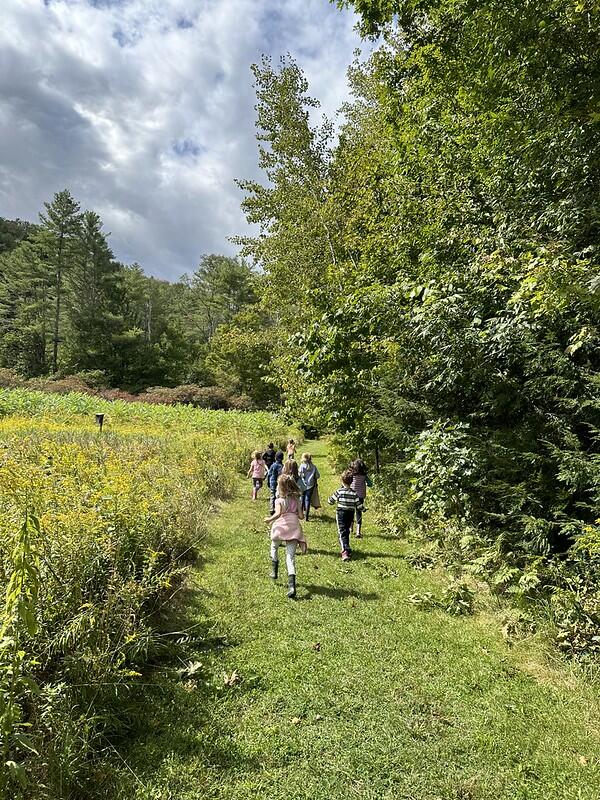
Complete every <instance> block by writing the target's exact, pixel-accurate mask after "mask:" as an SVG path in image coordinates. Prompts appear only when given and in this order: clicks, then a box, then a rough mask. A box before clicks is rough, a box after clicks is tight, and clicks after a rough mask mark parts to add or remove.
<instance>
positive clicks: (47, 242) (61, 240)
mask: <svg viewBox="0 0 600 800" xmlns="http://www.w3.org/2000/svg"><path fill="white" fill-rule="evenodd" d="M44 206H45V208H46V213H45V214H40V222H41V228H40V230H39V233H38V235H37V236H36V241H37V243H38V245H39V247H40V250H41V251H42V257H43V258H44V259H45V260H46V261H47V263H48V264H49V265H50V266H51V269H52V273H53V284H54V286H53V288H54V321H53V336H52V361H51V369H52V372H57V371H58V352H59V344H60V342H61V335H60V334H61V323H62V310H63V309H62V305H63V294H64V278H65V274H66V273H67V272H68V271H69V269H70V268H71V267H72V265H73V263H74V261H75V260H76V259H77V258H78V257H79V256H80V254H81V236H80V231H81V214H80V211H79V203H78V202H77V201H76V200H75V199H74V198H73V197H72V195H71V193H70V192H69V191H68V190H67V189H64V190H63V191H62V192H57V193H56V194H55V195H54V199H53V200H52V202H51V203H44Z"/></svg>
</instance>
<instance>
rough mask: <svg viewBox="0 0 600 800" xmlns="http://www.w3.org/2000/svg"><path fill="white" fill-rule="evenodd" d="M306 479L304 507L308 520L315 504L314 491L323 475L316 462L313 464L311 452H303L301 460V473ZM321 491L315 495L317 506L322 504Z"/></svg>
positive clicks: (303, 496)
mask: <svg viewBox="0 0 600 800" xmlns="http://www.w3.org/2000/svg"><path fill="white" fill-rule="evenodd" d="M298 474H299V475H300V477H301V478H302V480H303V481H304V491H303V493H302V509H303V510H304V519H305V520H306V521H307V522H308V515H309V513H310V507H311V505H312V504H313V493H314V492H315V489H316V487H317V481H318V480H319V478H320V477H321V475H320V473H319V470H318V469H317V466H316V464H313V460H312V456H311V454H310V453H302V460H301V462H300V469H299V473H298ZM318 497H319V493H318V490H317V493H316V495H315V497H314V503H315V508H319V506H320V505H321V504H320V502H319V501H318Z"/></svg>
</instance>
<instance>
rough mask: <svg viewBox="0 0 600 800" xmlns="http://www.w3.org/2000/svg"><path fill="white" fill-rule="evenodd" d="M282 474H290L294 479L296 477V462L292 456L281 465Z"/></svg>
mask: <svg viewBox="0 0 600 800" xmlns="http://www.w3.org/2000/svg"><path fill="white" fill-rule="evenodd" d="M283 474H284V475H291V476H292V478H294V480H297V479H298V462H297V461H294V459H293V458H290V459H288V460H287V461H286V462H285V464H284V465H283Z"/></svg>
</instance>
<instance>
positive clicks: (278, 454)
mask: <svg viewBox="0 0 600 800" xmlns="http://www.w3.org/2000/svg"><path fill="white" fill-rule="evenodd" d="M275 461H283V450H278V451H277V452H276V453H275Z"/></svg>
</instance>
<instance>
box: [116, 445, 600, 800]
mask: <svg viewBox="0 0 600 800" xmlns="http://www.w3.org/2000/svg"><path fill="white" fill-rule="evenodd" d="M310 446H311V447H312V448H313V450H314V452H315V453H316V456H317V457H316V460H317V463H318V465H319V469H320V470H321V472H322V474H323V476H324V480H323V491H322V494H323V495H325V494H326V492H327V491H328V490H330V489H332V488H333V487H334V483H335V479H334V477H333V476H332V474H331V471H330V470H329V468H328V465H327V463H326V459H325V446H324V444H323V443H320V442H319V443H311V445H310ZM249 494H250V486H249V482H245V483H244V485H243V488H240V494H239V497H238V498H237V499H236V500H235V501H234V502H232V503H230V504H229V505H227V506H226V507H224V509H223V510H222V513H221V514H220V515H219V517H218V518H216V519H214V521H213V526H212V535H211V538H210V542H209V545H208V549H207V552H206V559H205V560H204V563H203V564H202V565H201V567H200V569H199V571H198V573H197V576H196V584H197V585H196V586H195V588H194V589H193V591H192V592H191V595H190V598H189V605H188V609H187V612H186V613H187V614H188V615H189V618H190V623H192V624H193V623H196V624H200V627H201V629H202V630H203V631H204V633H205V635H206V637H207V641H206V648H205V649H201V650H200V651H199V653H198V660H200V661H201V662H202V664H203V666H202V668H201V671H200V672H201V676H202V679H201V680H198V681H194V680H186V679H181V680H178V679H176V678H175V677H174V673H173V672H172V671H171V672H169V671H168V670H164V671H162V670H158V671H157V676H156V677H155V678H154V680H153V681H152V682H151V685H150V686H149V687H148V688H147V690H146V692H145V695H144V698H145V703H144V706H143V707H142V708H141V709H140V710H139V713H140V717H139V724H138V725H137V727H136V729H135V730H134V731H132V732H131V734H130V736H129V737H128V740H127V742H126V745H125V743H124V747H123V748H122V750H121V753H122V757H123V759H124V762H126V764H127V766H126V767H125V766H124V763H123V762H120V763H121V769H120V770H119V781H120V783H119V786H118V787H116V788H114V790H113V791H112V792H111V797H115V798H119V800H125V798H128V800H129V799H130V798H135V799H136V800H142V798H143V799H144V800H148V799H149V798H154V800H158V799H159V798H160V800H168V799H169V800H171V799H172V800H199V798H219V800H228V799H231V800H246V799H248V800H249V799H250V798H269V800H278V799H279V798H282V800H283V798H285V799H286V800H300V799H301V798H302V799H304V800H308V799H309V798H310V800H320V799H321V798H322V799H323V800H338V799H339V800H349V798H365V799H367V798H369V800H371V799H372V800H375V798H377V800H381V799H382V798H390V800H391V798H394V800H401V799H403V798H406V800H409V799H410V800H484V799H485V800H525V798H527V800H542V799H543V800H571V799H573V800H575V798H579V799H581V800H584V799H585V800H588V799H589V800H597V798H598V797H599V796H600V769H599V765H600V737H599V719H600V717H599V710H600V708H599V702H598V699H597V696H596V691H595V689H594V687H593V686H592V685H590V684H588V683H586V681H585V680H584V678H583V677H581V676H578V675H577V674H576V673H574V672H572V671H569V670H568V668H567V667H566V666H565V667H556V666H554V667H552V666H551V665H549V664H547V663H544V660H543V657H542V656H541V655H540V654H539V652H537V651H536V650H535V649H534V648H533V647H532V646H530V645H527V644H525V645H518V646H517V647H515V648H514V649H512V650H511V649H509V648H508V647H507V645H506V643H505V642H504V641H503V639H502V637H501V635H500V632H499V625H498V624H497V623H496V621H495V620H494V618H493V617H491V616H490V615H489V614H486V613H479V614H477V615H476V616H475V617H472V618H453V617H450V616H448V615H446V614H444V613H443V612H441V611H432V612H425V611H421V610H419V609H417V608H415V607H414V606H413V605H411V604H410V603H409V602H407V597H408V596H409V595H411V594H413V593H415V592H424V591H436V590H439V583H440V576H439V575H436V574H432V573H428V572H425V573H424V572H416V571H414V570H413V569H412V568H411V567H410V566H409V565H408V564H407V563H406V561H404V560H403V559H402V554H403V552H404V545H403V543H402V542H401V541H399V540H398V539H396V538H394V537H389V536H387V535H386V532H385V530H375V529H374V528H373V522H372V521H371V520H370V519H369V516H368V515H367V518H366V525H365V532H366V536H365V538H364V539H363V540H362V541H360V542H357V543H356V549H355V553H356V556H357V557H356V558H355V560H353V561H352V562H350V563H349V564H347V565H346V564H343V563H342V562H341V561H340V559H339V557H338V552H337V542H336V533H335V525H334V521H333V515H332V513H331V510H330V509H325V510H324V512H323V511H322V512H321V520H320V521H315V522H310V523H309V524H308V525H307V526H306V533H307V537H308V540H309V547H310V550H309V554H308V555H307V556H305V557H299V558H298V563H297V567H298V585H299V590H298V600H297V601H296V602H293V601H289V600H287V598H286V596H285V588H284V586H285V580H286V578H285V570H283V573H284V574H283V577H280V579H279V581H278V584H277V585H273V584H272V583H271V582H270V581H269V580H268V578H267V575H268V570H269V553H268V541H267V535H266V529H265V527H264V526H263V525H262V522H261V520H262V517H263V516H264V513H265V511H266V494H265V492H264V491H263V497H262V500H261V501H259V503H258V504H256V505H252V504H251V502H250V500H249V498H248V495H249ZM234 670H235V671H236V672H237V673H238V674H239V675H240V676H241V678H242V681H241V683H237V684H235V685H233V686H231V687H229V686H225V685H224V680H223V673H226V675H227V676H230V675H231V673H232V672H233V671H234Z"/></svg>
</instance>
